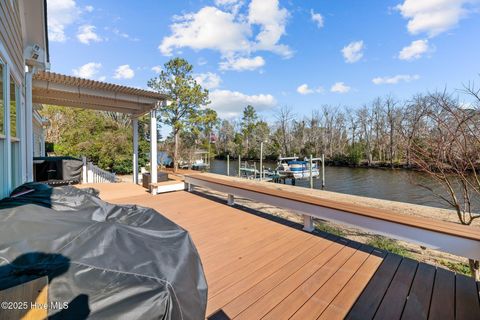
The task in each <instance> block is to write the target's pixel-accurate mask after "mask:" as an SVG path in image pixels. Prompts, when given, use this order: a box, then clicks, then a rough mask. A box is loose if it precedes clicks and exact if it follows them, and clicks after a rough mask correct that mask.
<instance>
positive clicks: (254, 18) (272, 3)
mask: <svg viewBox="0 0 480 320" xmlns="http://www.w3.org/2000/svg"><path fill="white" fill-rule="evenodd" d="M248 9H249V12H248V21H249V23H250V24H258V25H260V27H261V31H260V33H258V34H257V36H256V38H255V39H256V40H257V43H256V44H255V46H254V47H255V48H256V49H259V50H268V51H272V52H275V53H277V54H280V55H282V56H283V57H285V58H289V57H291V56H292V55H293V52H292V51H291V50H290V48H289V47H288V46H286V45H282V44H278V42H279V41H280V38H281V37H282V36H283V35H284V34H285V26H286V24H287V18H288V15H289V14H288V11H287V9H285V8H280V7H279V3H278V0H252V1H251V2H250V5H249V7H248Z"/></svg>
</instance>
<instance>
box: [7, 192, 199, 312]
mask: <svg viewBox="0 0 480 320" xmlns="http://www.w3.org/2000/svg"><path fill="white" fill-rule="evenodd" d="M29 190H34V191H33V192H30V193H25V192H28V191H29ZM18 194H23V195H20V196H17V197H10V198H5V199H3V200H1V201H0V290H3V289H6V288H10V287H13V286H15V285H18V284H21V283H25V282H27V281H30V280H33V279H36V278H38V277H41V276H45V275H47V276H48V277H49V289H48V294H49V301H50V302H69V306H68V309H63V310H49V315H50V316H51V319H83V318H85V317H89V318H96V319H204V318H205V309H206V302H207V285H206V280H205V276H204V273H203V268H202V264H201V261H200V258H199V255H198V253H197V250H196V248H195V246H194V244H193V243H192V240H191V238H190V236H189V234H188V233H187V231H185V230H184V229H182V228H181V227H179V226H178V225H176V224H175V223H173V222H172V221H170V220H168V219H167V218H165V217H164V216H162V215H161V214H159V213H158V212H156V211H155V210H153V209H148V208H143V207H138V206H135V205H126V206H118V205H113V204H109V203H106V202H104V201H102V200H100V199H99V198H98V197H97V196H96V192H95V191H94V190H93V189H89V190H88V189H87V190H79V189H77V188H75V187H70V186H65V187H60V188H51V187H49V186H47V185H44V184H38V183H30V184H25V185H22V186H21V187H19V188H17V189H16V190H14V191H13V192H12V195H18Z"/></svg>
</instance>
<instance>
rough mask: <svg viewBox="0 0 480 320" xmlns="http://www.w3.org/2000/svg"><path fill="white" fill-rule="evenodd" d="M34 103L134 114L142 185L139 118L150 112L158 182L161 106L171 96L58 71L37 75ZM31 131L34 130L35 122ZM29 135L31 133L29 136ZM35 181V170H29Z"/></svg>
mask: <svg viewBox="0 0 480 320" xmlns="http://www.w3.org/2000/svg"><path fill="white" fill-rule="evenodd" d="M31 86H32V97H31V103H32V104H50V105H57V106H65V107H74V108H84V109H91V110H96V111H107V112H118V113H123V114H127V115H129V116H130V117H131V126H132V130H133V150H132V164H133V179H132V180H133V181H132V182H133V183H134V184H138V174H139V165H138V141H139V135H138V119H139V117H141V116H143V115H145V114H147V113H149V114H150V174H151V183H157V109H158V107H159V106H160V105H162V104H164V103H166V100H167V97H166V96H165V95H162V94H159V93H157V92H152V91H148V90H143V89H138V88H132V87H127V86H122V85H117V84H111V83H106V82H100V81H95V80H89V79H83V78H79V77H73V76H68V75H63V74H58V73H54V72H46V71H41V72H37V73H35V74H34V75H33V79H32V83H31ZM29 125H30V128H27V132H33V128H32V125H33V124H32V122H29ZM27 136H28V135H27ZM27 162H28V163H27V168H33V151H32V150H30V151H27ZM27 174H28V175H29V177H28V178H29V180H30V181H31V180H33V174H32V171H30V172H28V173H27Z"/></svg>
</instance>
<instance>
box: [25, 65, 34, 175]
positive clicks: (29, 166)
mask: <svg viewBox="0 0 480 320" xmlns="http://www.w3.org/2000/svg"><path fill="white" fill-rule="evenodd" d="M33 73H34V68H33V67H32V66H27V67H26V70H25V145H26V153H25V157H26V168H25V169H26V170H25V172H26V180H27V182H30V181H33V102H32V77H33Z"/></svg>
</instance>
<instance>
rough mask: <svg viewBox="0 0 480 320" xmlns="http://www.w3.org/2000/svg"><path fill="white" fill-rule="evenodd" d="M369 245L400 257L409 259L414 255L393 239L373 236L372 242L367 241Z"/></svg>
mask: <svg viewBox="0 0 480 320" xmlns="http://www.w3.org/2000/svg"><path fill="white" fill-rule="evenodd" d="M367 244H368V245H370V246H372V247H375V248H378V249H382V250H385V251H389V252H392V253H395V254H398V255H400V256H404V257H407V258H411V257H412V254H411V253H410V252H409V251H408V249H407V248H405V247H404V246H402V245H400V244H398V242H397V241H395V240H393V239H389V238H386V237H382V236H373V237H372V238H371V239H370V240H368V241H367Z"/></svg>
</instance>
